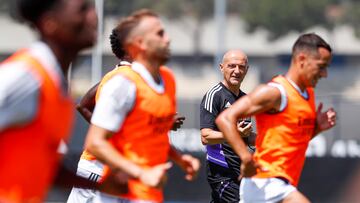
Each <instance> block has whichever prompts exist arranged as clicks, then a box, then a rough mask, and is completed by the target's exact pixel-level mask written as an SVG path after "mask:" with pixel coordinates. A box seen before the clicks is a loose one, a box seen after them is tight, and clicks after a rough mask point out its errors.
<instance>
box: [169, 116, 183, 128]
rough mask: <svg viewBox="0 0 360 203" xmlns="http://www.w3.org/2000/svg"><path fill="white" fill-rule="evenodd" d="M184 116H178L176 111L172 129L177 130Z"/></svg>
mask: <svg viewBox="0 0 360 203" xmlns="http://www.w3.org/2000/svg"><path fill="white" fill-rule="evenodd" d="M184 120H185V117H184V116H178V115H177V113H176V117H175V121H174V124H173V126H172V128H171V130H173V131H177V129H179V128H180V127H181V126H182V125H183V124H184Z"/></svg>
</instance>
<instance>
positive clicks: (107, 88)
mask: <svg viewBox="0 0 360 203" xmlns="http://www.w3.org/2000/svg"><path fill="white" fill-rule="evenodd" d="M135 96H136V86H135V84H134V83H132V82H131V81H129V80H128V79H126V78H125V77H123V76H121V75H116V76H114V77H113V78H111V79H110V80H109V81H107V82H106V83H105V84H104V85H103V87H102V89H101V92H100V95H99V98H98V100H97V101H96V105H95V109H94V113H93V115H92V117H91V123H92V124H94V125H96V126H99V127H102V128H104V129H106V130H109V131H112V132H117V131H119V130H120V128H121V126H122V124H123V122H124V119H125V118H126V116H127V114H128V112H129V111H131V109H132V107H133V105H134V102H135Z"/></svg>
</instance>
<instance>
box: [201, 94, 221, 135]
mask: <svg viewBox="0 0 360 203" xmlns="http://www.w3.org/2000/svg"><path fill="white" fill-rule="evenodd" d="M220 105H221V104H220V98H219V94H216V93H214V94H211V93H210V94H209V92H208V93H206V94H205V95H204V97H203V99H202V101H201V104H200V129H203V128H210V129H213V130H218V129H217V127H216V124H215V119H216V117H217V116H218V115H219V113H220V108H221V106H220Z"/></svg>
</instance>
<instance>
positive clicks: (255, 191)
mask: <svg viewBox="0 0 360 203" xmlns="http://www.w3.org/2000/svg"><path fill="white" fill-rule="evenodd" d="M295 190H296V188H295V187H294V186H293V185H291V184H289V183H287V182H286V181H284V180H282V179H279V178H243V179H242V180H241V183H240V203H275V202H279V201H281V200H283V199H284V198H285V197H286V196H287V195H289V194H290V193H291V192H293V191H295Z"/></svg>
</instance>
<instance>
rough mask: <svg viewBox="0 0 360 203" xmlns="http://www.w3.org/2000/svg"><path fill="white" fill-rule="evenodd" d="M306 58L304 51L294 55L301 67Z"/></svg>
mask: <svg viewBox="0 0 360 203" xmlns="http://www.w3.org/2000/svg"><path fill="white" fill-rule="evenodd" d="M306 59H307V55H306V54H305V53H304V52H300V53H299V54H298V55H297V56H296V60H297V62H298V64H299V66H300V67H301V68H302V67H304V64H305V61H306Z"/></svg>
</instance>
